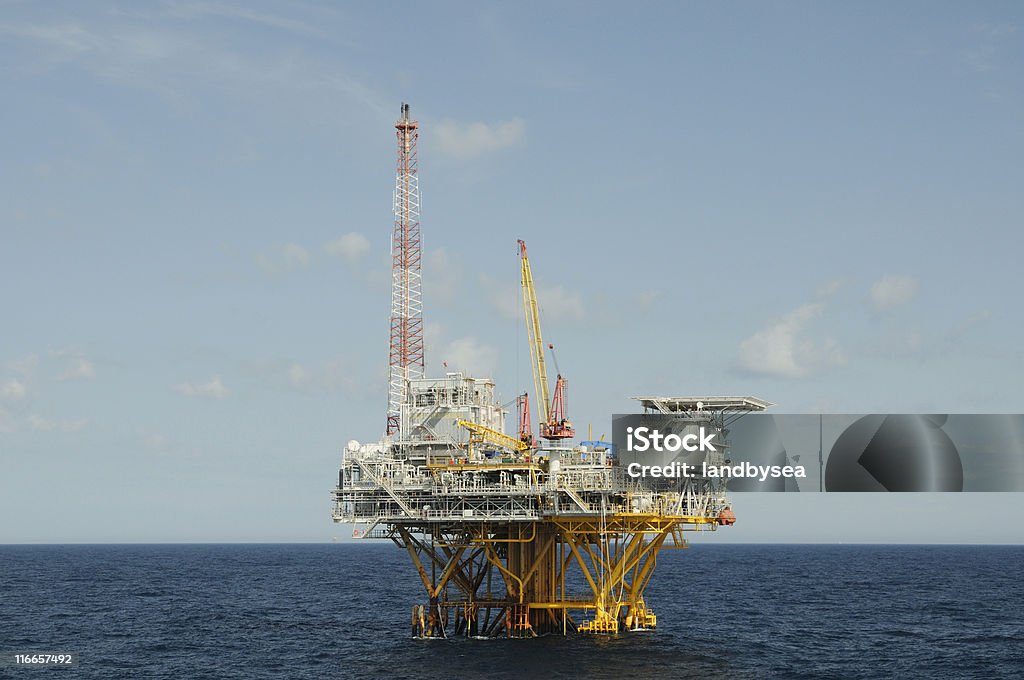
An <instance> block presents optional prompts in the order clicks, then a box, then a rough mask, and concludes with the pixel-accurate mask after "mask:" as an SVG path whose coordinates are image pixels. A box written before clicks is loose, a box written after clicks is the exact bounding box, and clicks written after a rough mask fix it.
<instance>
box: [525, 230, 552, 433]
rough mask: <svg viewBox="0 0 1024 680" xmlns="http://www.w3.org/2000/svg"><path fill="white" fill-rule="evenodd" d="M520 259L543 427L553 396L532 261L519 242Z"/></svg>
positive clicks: (534, 380)
mask: <svg viewBox="0 0 1024 680" xmlns="http://www.w3.org/2000/svg"><path fill="white" fill-rule="evenodd" d="M519 257H520V258H521V259H522V269H523V276H522V281H523V310H524V311H525V312H526V330H527V332H528V333H529V336H530V338H529V341H530V362H531V363H532V364H533V385H534V387H535V388H536V390H537V396H538V399H536V400H535V401H536V402H537V418H538V420H539V421H540V422H541V424H542V425H541V426H542V427H543V424H544V423H547V422H548V420H549V418H548V415H549V409H550V408H551V395H550V393H549V392H548V369H547V365H546V364H545V363H544V339H543V338H542V337H541V334H540V311H539V310H538V308H537V291H536V289H535V288H534V287H533V273H532V272H531V271H530V259H529V258H528V257H527V256H526V243H525V242H524V241H523V240H522V239H520V240H519Z"/></svg>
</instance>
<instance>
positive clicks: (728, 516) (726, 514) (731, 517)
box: [718, 508, 736, 527]
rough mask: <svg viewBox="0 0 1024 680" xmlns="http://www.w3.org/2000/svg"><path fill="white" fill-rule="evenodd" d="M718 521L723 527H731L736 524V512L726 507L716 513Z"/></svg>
mask: <svg viewBox="0 0 1024 680" xmlns="http://www.w3.org/2000/svg"><path fill="white" fill-rule="evenodd" d="M718 523H719V524H721V525H722V526H724V527H731V526H732V525H733V524H736V513H734V512H733V511H732V508H726V509H725V510H722V511H721V512H720V513H718Z"/></svg>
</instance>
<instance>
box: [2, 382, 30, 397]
mask: <svg viewBox="0 0 1024 680" xmlns="http://www.w3.org/2000/svg"><path fill="white" fill-rule="evenodd" d="M27 394H28V387H27V386H26V385H25V383H23V382H22V381H20V380H18V379H17V378H9V379H7V380H5V381H4V382H2V383H0V399H6V400H8V401H20V400H22V399H24V398H25V396H26V395H27Z"/></svg>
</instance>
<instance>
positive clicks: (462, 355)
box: [441, 336, 498, 377]
mask: <svg viewBox="0 0 1024 680" xmlns="http://www.w3.org/2000/svg"><path fill="white" fill-rule="evenodd" d="M441 361H442V362H444V363H446V364H447V365H448V366H447V370H449V371H463V372H465V373H466V374H469V375H474V376H479V377H484V376H490V375H492V374H493V373H494V369H495V367H496V366H497V364H498V350H496V349H495V348H494V347H491V346H490V345H487V344H484V343H482V342H480V341H479V340H477V339H476V338H475V337H472V336H470V337H465V338H458V339H456V340H452V341H451V342H449V343H448V344H447V345H446V346H445V348H444V350H443V351H442V352H441Z"/></svg>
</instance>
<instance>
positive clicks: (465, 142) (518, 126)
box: [433, 118, 526, 160]
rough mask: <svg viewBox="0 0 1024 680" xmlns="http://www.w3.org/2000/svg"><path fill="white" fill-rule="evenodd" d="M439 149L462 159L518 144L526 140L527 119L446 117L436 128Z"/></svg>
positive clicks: (435, 138)
mask: <svg viewBox="0 0 1024 680" xmlns="http://www.w3.org/2000/svg"><path fill="white" fill-rule="evenodd" d="M433 134H434V140H435V141H436V143H437V148H438V150H439V151H440V152H441V153H443V154H446V155H448V156H451V157H452V158H456V159H459V160H469V159H472V158H476V157H478V156H481V155H483V154H485V153H488V152H490V151H497V150H499V149H504V148H506V147H510V146H518V145H520V144H522V143H523V142H525V141H526V122H525V121H523V120H522V119H520V118H514V119H512V120H508V121H503V122H498V123H492V124H487V123H479V122H477V123H457V122H455V121H453V120H443V121H441V122H440V123H438V124H437V125H436V126H435V127H434V133H433Z"/></svg>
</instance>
